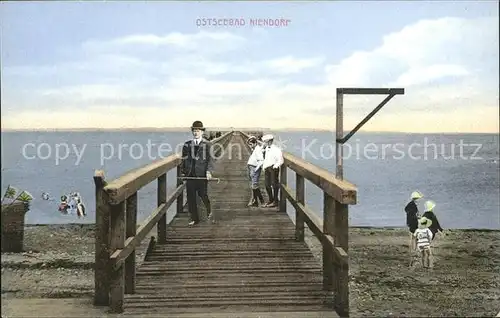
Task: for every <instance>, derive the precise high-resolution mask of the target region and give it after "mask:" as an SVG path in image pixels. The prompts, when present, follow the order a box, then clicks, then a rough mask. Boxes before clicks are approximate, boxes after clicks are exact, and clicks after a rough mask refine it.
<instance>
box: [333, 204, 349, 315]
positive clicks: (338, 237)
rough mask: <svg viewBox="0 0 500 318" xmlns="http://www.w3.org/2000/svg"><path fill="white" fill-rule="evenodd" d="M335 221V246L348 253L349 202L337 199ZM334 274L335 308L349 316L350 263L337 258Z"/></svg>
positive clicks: (340, 313)
mask: <svg viewBox="0 0 500 318" xmlns="http://www.w3.org/2000/svg"><path fill="white" fill-rule="evenodd" d="M333 221H334V224H335V225H334V227H335V231H334V232H333V235H332V236H333V240H334V242H335V246H338V247H342V248H343V249H344V251H345V252H346V253H349V208H348V205H347V204H342V203H340V202H337V201H335V207H334V209H333ZM334 275H335V282H336V286H335V300H334V306H335V309H336V311H337V313H339V315H341V316H342V317H349V263H344V262H341V261H340V260H336V262H335V269H334Z"/></svg>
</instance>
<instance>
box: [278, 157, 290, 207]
mask: <svg viewBox="0 0 500 318" xmlns="http://www.w3.org/2000/svg"><path fill="white" fill-rule="evenodd" d="M287 172H288V170H287V166H286V165H285V164H283V165H281V167H280V180H279V182H280V183H281V184H282V185H283V186H287ZM280 212H285V213H286V195H285V192H284V191H283V188H282V187H280Z"/></svg>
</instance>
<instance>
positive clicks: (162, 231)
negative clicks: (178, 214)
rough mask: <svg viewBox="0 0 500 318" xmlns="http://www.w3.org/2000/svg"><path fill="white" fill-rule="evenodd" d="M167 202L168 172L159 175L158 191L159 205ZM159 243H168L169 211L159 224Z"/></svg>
mask: <svg viewBox="0 0 500 318" xmlns="http://www.w3.org/2000/svg"><path fill="white" fill-rule="evenodd" d="M166 202H167V173H164V174H162V175H161V176H159V177H158V193H157V203H158V204H157V206H161V205H162V204H164V203H166ZM156 229H157V232H158V244H165V243H167V213H164V214H163V215H162V216H161V217H160V220H159V221H158V226H157V228H156Z"/></svg>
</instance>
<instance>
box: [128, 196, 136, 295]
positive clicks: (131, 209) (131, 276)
mask: <svg viewBox="0 0 500 318" xmlns="http://www.w3.org/2000/svg"><path fill="white" fill-rule="evenodd" d="M125 210H126V211H127V217H126V222H127V226H126V229H125V232H126V233H125V235H126V237H127V238H129V237H133V236H135V234H136V233H137V192H136V193H134V194H132V195H131V196H130V197H129V198H127V204H126V207H125ZM125 293H126V294H133V293H135V249H134V250H133V251H132V252H131V253H130V255H129V256H127V258H126V259H125Z"/></svg>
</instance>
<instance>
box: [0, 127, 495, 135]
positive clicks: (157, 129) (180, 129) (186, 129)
mask: <svg viewBox="0 0 500 318" xmlns="http://www.w3.org/2000/svg"><path fill="white" fill-rule="evenodd" d="M205 129H206V130H207V131H221V130H222V131H223V130H233V131H249V130H250V131H255V130H257V131H276V132H279V131H290V132H331V133H335V132H336V131H335V129H326V128H301V127H295V128H292V127H282V128H275V129H272V128H266V127H205ZM189 130H190V127H133V128H118V127H116V128H99V127H85V128H0V132H77V131H79V132H91V131H114V132H119V131H130V132H134V131H135V132H147V131H151V132H153V131H154V132H162V131H164V132H189ZM349 132H350V130H344V133H349ZM358 132H360V133H387V134H389V133H399V134H404V133H407V134H499V133H500V130H499V131H497V132H488V131H433V132H418V131H397V130H394V131H392V130H391V131H380V130H363V129H360V130H359V131H358Z"/></svg>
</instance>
